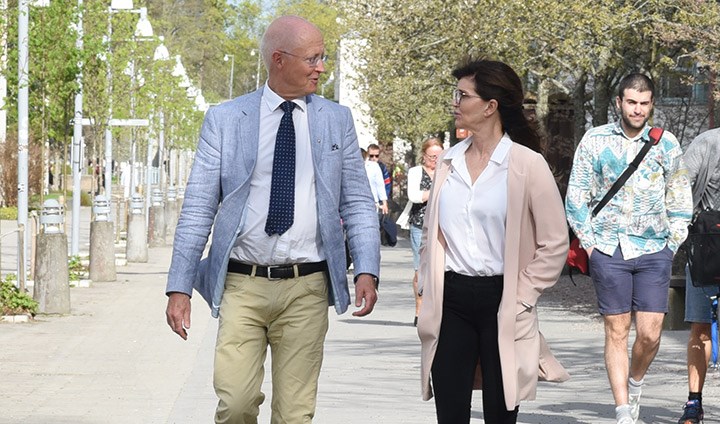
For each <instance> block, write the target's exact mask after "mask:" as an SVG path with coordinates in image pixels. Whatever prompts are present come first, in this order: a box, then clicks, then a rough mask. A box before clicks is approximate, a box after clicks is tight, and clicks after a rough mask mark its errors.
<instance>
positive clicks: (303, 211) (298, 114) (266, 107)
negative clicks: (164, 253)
mask: <svg viewBox="0 0 720 424" xmlns="http://www.w3.org/2000/svg"><path fill="white" fill-rule="evenodd" d="M284 101H285V99H283V98H282V97H280V96H278V95H277V94H276V93H274V92H273V91H272V90H271V89H270V87H268V86H267V85H266V86H265V87H264V89H263V97H262V100H261V102H260V140H259V143H258V156H257V163H256V164H255V169H254V170H253V174H252V178H251V181H250V195H249V196H248V205H247V209H246V213H247V215H246V217H245V220H244V222H245V224H244V225H243V227H242V229H241V230H240V235H239V236H238V238H237V239H236V240H235V245H234V247H233V249H232V252H231V253H230V258H231V259H234V260H237V261H240V262H243V263H247V264H251V265H283V264H294V263H302V262H319V261H322V260H324V259H325V256H324V255H323V253H322V240H321V238H320V228H319V226H318V217H317V209H316V208H317V201H316V198H315V170H314V168H313V163H314V162H313V158H312V151H311V147H310V129H309V125H308V116H307V103H306V102H305V98H304V97H303V98H298V99H295V100H293V103H295V104H296V107H295V109H294V110H293V124H294V126H295V215H294V221H293V224H292V226H291V227H290V229H288V230H287V231H286V232H285V233H283V234H282V235H280V236H278V235H277V234H274V235H272V236H268V235H267V234H266V233H265V223H266V221H267V215H268V207H269V206H270V186H271V182H272V168H273V158H274V156H275V138H276V136H277V130H278V127H279V126H280V119H281V118H282V116H283V113H284V112H283V110H282V109H281V108H280V105H281V104H282V103H283V102H284ZM238 166H240V164H238Z"/></svg>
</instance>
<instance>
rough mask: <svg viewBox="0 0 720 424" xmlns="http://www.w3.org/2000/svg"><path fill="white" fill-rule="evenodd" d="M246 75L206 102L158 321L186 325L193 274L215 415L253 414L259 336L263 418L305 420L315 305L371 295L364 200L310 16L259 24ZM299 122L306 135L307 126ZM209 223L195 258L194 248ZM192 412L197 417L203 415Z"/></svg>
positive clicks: (249, 417) (373, 238) (340, 305)
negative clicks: (244, 86)
mask: <svg viewBox="0 0 720 424" xmlns="http://www.w3.org/2000/svg"><path fill="white" fill-rule="evenodd" d="M260 51H261V53H262V58H263V61H264V63H265V67H266V68H267V70H268V75H269V78H268V80H267V83H266V84H265V85H263V86H262V87H261V88H260V89H258V90H256V91H254V92H252V93H248V94H245V95H243V96H240V97H238V98H235V99H233V100H231V101H228V102H225V103H222V104H220V105H218V106H214V107H212V108H210V109H209V110H208V111H207V114H206V115H205V121H204V123H203V127H202V130H201V134H200V141H199V144H198V147H197V151H196V154H195V161H194V163H193V168H192V172H191V174H190V179H189V181H188V184H187V189H186V191H185V200H184V203H183V208H182V212H181V214H180V219H179V221H178V225H177V230H176V232H175V242H174V244H173V255H172V263H171V265H170V271H169V273H168V282H167V288H166V294H167V296H168V303H167V310H166V316H167V323H168V325H169V326H170V328H171V329H172V331H174V332H175V333H177V334H178V335H179V336H180V337H181V338H183V339H187V337H188V331H189V329H190V296H191V295H192V291H193V288H195V289H196V290H197V291H198V292H199V293H200V294H201V295H202V296H203V298H204V299H205V300H206V301H207V302H208V305H209V306H210V308H211V312H212V315H213V317H216V318H217V317H219V328H218V335H217V342H216V345H215V362H214V380H213V384H214V387H215V393H216V394H217V396H218V398H219V401H218V405H217V409H216V412H215V423H216V424H220V423H233V424H237V423H257V416H258V413H259V409H260V404H262V403H263V401H264V400H265V394H264V393H263V392H262V390H261V387H262V383H263V379H264V375H265V370H264V364H265V358H266V356H267V350H268V347H269V348H270V351H271V356H272V403H271V417H270V422H271V423H273V424H279V423H283V424H306V423H310V422H312V420H313V417H314V415H315V405H316V400H317V387H318V378H319V375H320V368H321V366H322V362H323V347H324V343H325V335H326V334H327V329H328V306H329V305H334V306H335V311H336V312H337V313H338V314H342V313H344V312H345V311H346V310H347V309H348V306H349V305H350V303H351V300H350V293H349V290H348V276H347V273H346V271H347V268H346V267H347V261H346V257H345V249H344V246H343V242H344V240H345V236H346V235H347V242H348V245H349V247H350V253H351V255H352V259H353V264H354V275H355V278H354V283H355V296H354V297H355V302H354V303H355V306H356V307H358V308H360V309H359V310H357V311H355V312H353V315H355V316H365V315H367V314H369V313H371V312H372V310H373V308H374V306H375V303H376V301H377V284H378V275H379V271H380V237H379V230H378V221H377V212H376V210H375V205H374V204H373V200H372V195H371V193H370V187H369V186H368V181H367V175H366V174H365V172H364V170H363V164H362V157H361V155H360V148H359V146H358V141H357V136H356V134H355V128H354V125H353V118H352V114H351V112H350V110H349V109H348V108H347V107H344V106H340V105H338V104H336V103H334V102H331V101H328V100H326V99H324V98H323V97H321V96H316V95H314V93H315V91H316V90H317V87H318V82H319V79H320V75H321V74H322V73H323V72H325V66H324V61H325V59H326V58H327V57H326V56H325V43H324V41H323V36H322V34H321V33H320V30H319V29H318V28H317V27H316V26H315V25H313V24H312V23H310V22H308V21H307V20H305V19H303V18H301V17H299V16H283V17H280V18H277V19H275V20H274V21H273V22H272V23H270V25H269V26H268V28H267V30H266V31H265V34H264V35H263V37H262V40H261V43H260ZM311 135H312V138H311ZM211 232H212V242H211V243H210V248H209V252H208V256H207V258H205V259H203V260H202V261H201V257H202V255H203V252H204V251H205V248H206V245H207V243H208V238H209V235H210V234H211ZM205 421H206V420H205Z"/></svg>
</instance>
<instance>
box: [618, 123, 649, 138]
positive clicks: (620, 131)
mask: <svg viewBox="0 0 720 424" xmlns="http://www.w3.org/2000/svg"><path fill="white" fill-rule="evenodd" d="M648 132H650V126H649V125H648V124H647V123H646V124H645V127H643V129H642V131H640V132H639V133H638V135H636V136H635V137H632V138H630V137H628V136H627V134H625V130H623V127H622V125H621V124H620V121H616V122H615V126H614V127H613V133H614V134H616V135H619V136H622V137H625V138H626V139H628V140H630V141H637V140H647V139H648V137H649V136H648V135H647V134H648Z"/></svg>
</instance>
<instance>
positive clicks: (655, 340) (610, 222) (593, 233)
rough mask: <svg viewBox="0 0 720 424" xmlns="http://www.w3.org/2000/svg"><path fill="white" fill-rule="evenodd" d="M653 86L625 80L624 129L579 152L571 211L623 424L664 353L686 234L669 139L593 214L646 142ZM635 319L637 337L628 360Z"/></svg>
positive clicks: (676, 152) (568, 203) (603, 130)
mask: <svg viewBox="0 0 720 424" xmlns="http://www.w3.org/2000/svg"><path fill="white" fill-rule="evenodd" d="M654 94H655V86H654V84H653V82H652V80H651V79H650V78H649V77H647V76H646V75H643V74H639V73H634V74H630V75H628V76H626V77H625V78H623V79H622V80H621V81H620V84H619V86H618V96H617V97H616V99H615V102H616V106H617V108H618V110H619V111H620V115H621V116H620V117H621V119H620V121H619V122H615V123H610V124H606V125H602V126H599V127H595V128H592V129H590V130H589V131H588V132H586V133H585V135H584V136H583V138H582V140H580V144H579V145H578V147H577V150H576V151H575V158H574V160H573V166H572V171H571V172H570V180H569V182H568V190H567V194H566V196H565V209H566V211H567V218H568V223H569V224H570V227H571V228H572V230H573V231H574V232H575V234H576V235H577V237H578V239H579V240H580V245H581V246H582V247H583V248H584V249H586V250H587V254H588V258H589V264H590V276H591V277H592V280H593V285H594V286H595V292H596V293H597V300H598V310H599V312H600V314H601V315H602V317H603V321H604V323H605V367H606V368H607V374H608V380H609V382H610V390H611V391H612V394H613V398H614V400H615V419H616V420H617V423H618V424H632V423H634V422H636V421H637V420H638V417H639V416H640V396H641V394H642V386H643V382H644V377H645V374H646V373H647V370H648V368H649V367H650V364H651V363H652V361H653V359H654V358H655V355H656V354H657V352H658V349H659V348H660V335H661V333H662V322H663V319H664V318H665V314H666V313H667V311H668V290H669V287H670V276H671V272H672V260H673V255H674V254H675V252H676V251H677V249H678V247H680V244H681V243H682V242H683V240H685V237H687V234H688V229H687V227H688V223H689V222H690V217H691V216H692V193H691V192H690V183H689V182H688V179H687V174H686V172H685V170H684V169H683V167H682V166H681V163H682V161H681V155H682V150H681V149H680V144H679V143H678V141H677V139H676V138H675V136H674V135H672V134H671V133H669V132H667V131H665V132H664V134H663V136H662V138H661V140H659V141H658V143H657V145H654V146H652V148H651V149H650V150H649V151H648V153H647V155H646V156H645V158H644V159H643V161H642V162H641V163H640V165H639V166H638V168H637V171H636V172H635V173H634V174H633V175H632V177H631V178H630V179H628V181H627V182H626V183H625V184H624V185H623V187H622V188H621V189H620V190H619V191H618V192H617V193H616V194H615V196H613V198H612V199H610V201H609V202H608V203H607V205H606V206H605V207H604V208H603V209H602V210H601V211H600V212H599V213H598V214H597V216H593V215H592V212H591V211H592V210H593V209H594V208H595V206H596V205H597V204H598V203H599V202H600V200H601V199H602V198H603V197H604V196H605V193H607V192H608V190H610V187H612V185H613V184H614V183H615V181H617V179H618V178H619V177H620V175H621V174H622V173H623V172H624V171H625V169H627V167H628V165H629V164H630V162H631V161H632V160H633V159H634V158H635V157H636V156H637V154H638V152H639V151H640V149H641V148H642V146H643V145H644V144H645V143H646V142H648V143H649V142H651V141H649V135H648V133H649V132H650V126H649V125H648V124H647V123H648V120H649V119H650V117H651V116H652V112H653V102H654ZM633 316H634V318H635V330H636V334H637V335H636V337H635V342H634V343H633V346H632V353H631V355H630V358H628V338H629V334H630V327H631V324H632V320H633Z"/></svg>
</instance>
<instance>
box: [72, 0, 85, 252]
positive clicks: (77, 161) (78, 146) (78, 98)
mask: <svg viewBox="0 0 720 424" xmlns="http://www.w3.org/2000/svg"><path fill="white" fill-rule="evenodd" d="M82 8H83V0H78V10H80V13H79V14H78V23H77V40H76V42H75V45H76V47H77V49H78V50H82V48H83V20H82ZM79 68H80V71H79V72H78V74H77V83H78V91H77V93H75V115H74V116H75V118H74V120H73V139H72V174H73V200H72V237H71V240H70V254H71V255H73V256H74V255H77V254H78V253H79V252H80V192H81V191H82V190H81V186H80V179H81V170H82V158H81V155H82V117H83V92H82V63H80V64H79Z"/></svg>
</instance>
